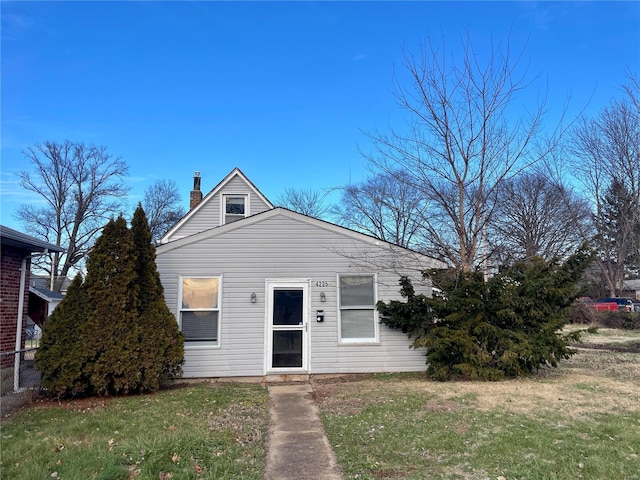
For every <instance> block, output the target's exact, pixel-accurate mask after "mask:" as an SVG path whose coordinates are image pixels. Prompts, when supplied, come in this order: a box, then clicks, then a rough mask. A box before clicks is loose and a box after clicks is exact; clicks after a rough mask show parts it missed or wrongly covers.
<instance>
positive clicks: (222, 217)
mask: <svg viewBox="0 0 640 480" xmlns="http://www.w3.org/2000/svg"><path fill="white" fill-rule="evenodd" d="M228 197H242V198H244V218H247V217H248V216H249V212H250V211H251V209H250V205H249V198H250V195H249V194H248V193H223V194H222V201H221V202H220V225H226V224H227V208H226V207H227V198H228ZM232 223H233V222H232Z"/></svg>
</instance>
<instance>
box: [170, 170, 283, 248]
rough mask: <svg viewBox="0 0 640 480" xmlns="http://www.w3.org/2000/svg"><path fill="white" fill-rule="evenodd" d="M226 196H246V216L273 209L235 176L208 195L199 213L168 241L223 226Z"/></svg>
mask: <svg viewBox="0 0 640 480" xmlns="http://www.w3.org/2000/svg"><path fill="white" fill-rule="evenodd" d="M224 195H231V196H244V197H245V198H246V199H247V200H246V202H245V216H251V215H255V214H257V213H261V212H264V211H266V210H270V209H271V208H272V207H271V205H269V204H267V203H266V202H265V199H264V197H262V196H261V195H259V194H258V193H257V192H256V190H255V189H254V188H253V187H252V186H251V185H249V184H248V183H247V182H246V181H245V179H244V178H243V177H242V176H241V175H239V174H237V175H233V176H231V178H229V180H228V181H227V182H226V183H224V184H223V185H221V187H220V189H219V190H216V191H213V192H210V194H207V195H206V196H205V197H204V199H203V200H202V202H201V204H200V205H198V206H197V207H196V208H197V212H194V213H193V215H192V216H187V218H185V219H184V220H183V221H182V222H181V223H180V224H179V226H178V227H177V228H176V230H175V231H174V232H173V233H171V235H170V236H169V237H168V238H167V240H168V241H173V240H177V239H179V238H183V237H187V236H189V235H194V234H196V233H199V232H202V231H203V230H207V229H209V228H214V227H218V226H220V225H223V224H224V214H223V213H224V203H223V201H222V198H223V196H224Z"/></svg>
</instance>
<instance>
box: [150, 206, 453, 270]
mask: <svg viewBox="0 0 640 480" xmlns="http://www.w3.org/2000/svg"><path fill="white" fill-rule="evenodd" d="M276 216H285V217H288V218H291V219H294V220H297V221H300V222H302V223H306V224H308V225H312V226H315V227H318V228H322V229H324V230H328V231H330V232H333V233H336V234H338V235H341V236H344V237H347V238H351V239H353V240H357V241H361V242H364V243H368V244H370V245H373V246H379V247H385V246H386V247H389V248H390V249H393V250H394V251H398V252H400V251H402V252H405V253H408V254H411V255H412V256H413V257H414V258H416V259H417V258H420V259H422V260H424V261H425V262H427V263H429V264H430V265H429V267H430V268H446V264H445V263H444V262H442V261H440V260H437V259H435V258H432V257H429V256H427V255H424V254H422V253H419V252H416V251H414V250H411V249H408V248H405V247H401V246H399V245H396V244H393V243H389V242H386V241H384V240H380V239H379V238H376V237H373V236H371V235H367V234H365V233H361V232H356V231H355V230H351V229H349V228H346V227H342V226H340V225H336V224H335V223H330V222H327V221H325V220H320V219H318V218H314V217H310V216H307V215H304V214H302V213H298V212H294V211H293V210H288V209H286V208H284V207H275V208H272V209H271V210H266V211H264V212H261V213H257V214H255V215H252V216H250V217H247V218H244V219H242V220H238V221H236V222H232V223H228V224H226V225H221V226H218V227H213V228H210V229H207V230H203V231H202V232H199V233H196V234H193V235H189V236H187V237H182V238H179V239H177V240H173V241H171V242H168V243H165V244H163V245H160V246H158V247H157V248H156V253H157V255H162V254H163V253H166V252H170V251H171V250H174V249H176V248H179V247H182V246H185V245H189V244H192V243H197V242H199V241H201V240H205V239H209V238H215V237H217V236H220V235H223V234H225V233H229V232H233V231H235V230H239V229H242V228H244V227H247V226H249V225H253V224H256V223H259V222H263V221H265V220H268V219H270V218H273V217H276Z"/></svg>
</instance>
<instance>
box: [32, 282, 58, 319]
mask: <svg viewBox="0 0 640 480" xmlns="http://www.w3.org/2000/svg"><path fill="white" fill-rule="evenodd" d="M63 298H64V294H62V293H61V292H54V291H52V290H49V289H48V288H43V287H39V286H37V284H35V285H34V282H31V285H29V318H30V319H31V320H32V321H33V323H35V324H36V325H37V326H38V327H40V328H42V325H43V324H44V322H45V321H46V320H47V318H49V315H51V313H53V311H54V310H55V309H56V307H57V306H58V304H59V303H60V302H61V301H62V299H63Z"/></svg>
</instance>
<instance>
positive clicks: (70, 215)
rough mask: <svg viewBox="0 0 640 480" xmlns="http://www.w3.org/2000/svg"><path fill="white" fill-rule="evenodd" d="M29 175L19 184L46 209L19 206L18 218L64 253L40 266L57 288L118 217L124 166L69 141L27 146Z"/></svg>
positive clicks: (94, 148) (98, 150)
mask: <svg viewBox="0 0 640 480" xmlns="http://www.w3.org/2000/svg"><path fill="white" fill-rule="evenodd" d="M24 156H25V158H26V159H27V160H28V161H29V162H30V163H31V166H32V167H33V169H32V170H31V171H27V170H25V171H22V172H20V179H21V185H22V186H23V187H24V188H25V189H27V190H30V191H32V192H34V193H36V194H37V195H38V196H39V197H41V199H42V201H43V202H44V206H42V207H37V206H34V205H22V206H21V207H20V208H19V210H18V212H17V214H16V217H17V219H18V220H20V221H21V222H22V223H23V224H24V225H25V229H26V230H27V231H28V232H29V233H31V234H33V235H34V236H36V237H40V238H43V239H45V240H47V241H48V242H50V243H53V244H54V245H59V246H63V247H65V248H66V252H65V253H62V254H58V253H56V254H53V255H51V259H50V265H49V267H43V268H44V269H45V270H46V271H47V273H48V274H49V275H52V277H53V278H56V279H59V281H57V282H56V284H55V285H54V288H55V289H56V290H60V287H61V286H62V280H63V279H64V278H65V277H66V276H67V273H68V272H69V270H70V269H71V268H73V267H76V266H79V264H80V263H81V262H82V260H83V259H84V257H85V255H86V254H87V252H88V251H89V248H91V246H92V244H93V241H94V237H95V234H96V233H97V232H98V231H100V229H101V228H102V226H103V225H104V224H105V223H106V221H107V220H108V219H109V218H110V217H113V216H114V215H117V214H118V213H119V211H120V208H121V207H122V202H123V200H124V199H125V197H126V195H127V192H128V188H127V187H125V186H124V184H123V183H122V177H123V176H124V175H125V174H126V173H127V168H128V167H127V165H126V163H125V162H123V161H122V160H121V159H120V158H119V157H114V156H112V155H111V154H110V153H109V152H108V151H107V149H106V148H105V147H99V146H95V145H86V144H83V143H79V142H71V141H69V140H66V141H64V142H63V143H56V142H50V141H48V142H45V143H43V144H38V145H35V146H34V147H31V148H28V149H27V150H26V151H25V152H24Z"/></svg>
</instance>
